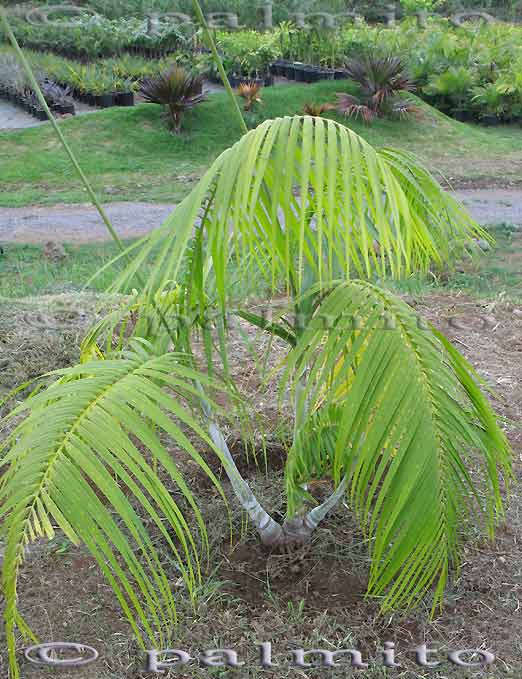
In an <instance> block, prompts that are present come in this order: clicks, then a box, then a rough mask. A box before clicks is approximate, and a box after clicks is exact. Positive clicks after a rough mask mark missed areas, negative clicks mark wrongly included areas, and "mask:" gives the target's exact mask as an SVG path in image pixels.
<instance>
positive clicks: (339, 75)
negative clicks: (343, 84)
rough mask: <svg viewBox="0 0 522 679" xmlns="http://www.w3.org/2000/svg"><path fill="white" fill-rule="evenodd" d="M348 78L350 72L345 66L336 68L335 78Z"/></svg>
mask: <svg viewBox="0 0 522 679" xmlns="http://www.w3.org/2000/svg"><path fill="white" fill-rule="evenodd" d="M346 78H348V73H347V72H346V71H345V70H344V68H336V69H335V72H334V80H346Z"/></svg>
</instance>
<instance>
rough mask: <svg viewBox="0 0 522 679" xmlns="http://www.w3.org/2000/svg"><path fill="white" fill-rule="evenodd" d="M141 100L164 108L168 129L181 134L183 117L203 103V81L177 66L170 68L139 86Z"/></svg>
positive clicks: (204, 97)
mask: <svg viewBox="0 0 522 679" xmlns="http://www.w3.org/2000/svg"><path fill="white" fill-rule="evenodd" d="M140 92H141V94H142V96H143V98H144V99H145V100H146V101H148V102H150V103H153V104H161V105H162V106H164V107H165V110H166V113H167V118H168V122H169V127H170V129H171V130H172V131H173V132H175V133H176V134H180V133H181V124H182V121H183V116H184V114H185V113H186V111H188V110H189V109H191V108H194V106H197V105H198V104H200V103H201V102H202V101H205V99H206V95H204V94H203V80H202V78H201V77H200V76H199V75H194V74H192V73H189V72H188V71H186V70H185V69H183V68H181V67H179V66H172V67H170V68H168V69H167V70H165V71H163V72H162V73H160V74H159V75H157V76H153V77H151V78H146V79H145V80H144V81H143V82H142V85H141V89H140Z"/></svg>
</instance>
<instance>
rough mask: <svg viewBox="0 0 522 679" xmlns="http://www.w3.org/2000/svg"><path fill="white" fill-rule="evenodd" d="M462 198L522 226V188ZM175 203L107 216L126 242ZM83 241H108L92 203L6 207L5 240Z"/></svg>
mask: <svg viewBox="0 0 522 679" xmlns="http://www.w3.org/2000/svg"><path fill="white" fill-rule="evenodd" d="M456 195H457V197H458V198H459V199H461V200H462V201H463V202H464V203H465V205H466V206H467V207H468V209H469V210H470V212H471V213H472V215H473V216H474V217H475V219H476V220H477V221H478V222H480V223H481V224H484V225H487V224H500V223H502V222H506V223H509V224H516V225H518V226H521V227H522V190H507V189H506V190H504V189H477V190H466V191H458V192H456ZM174 207H175V206H174V205H168V204H149V203H109V204H108V205H107V206H106V211H107V214H108V215H109V218H110V219H111V221H112V223H113V224H114V226H115V228H116V230H117V231H118V233H119V234H120V235H121V237H122V238H132V237H135V236H141V235H143V234H145V233H147V232H148V231H150V230H151V229H153V228H155V227H156V226H159V225H160V224H161V223H162V222H163V221H164V220H165V219H166V217H167V216H168V215H169V213H170V211H171V210H172V209H173V208H174ZM48 240H55V241H64V242H75V243H82V242H86V241H102V240H107V231H106V229H105V226H104V224H103V223H102V221H101V219H100V217H99V215H98V213H97V211H96V210H95V209H94V208H93V207H92V206H91V205H89V204H84V205H83V204H82V205H56V206H53V207H24V208H0V241H2V242H9V241H11V242H18V243H42V242H45V241H48Z"/></svg>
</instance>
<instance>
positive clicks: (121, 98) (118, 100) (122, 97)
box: [114, 92, 134, 106]
mask: <svg viewBox="0 0 522 679" xmlns="http://www.w3.org/2000/svg"><path fill="white" fill-rule="evenodd" d="M114 103H115V105H116V106H134V92H119V93H118V94H117V95H116V96H115V98H114Z"/></svg>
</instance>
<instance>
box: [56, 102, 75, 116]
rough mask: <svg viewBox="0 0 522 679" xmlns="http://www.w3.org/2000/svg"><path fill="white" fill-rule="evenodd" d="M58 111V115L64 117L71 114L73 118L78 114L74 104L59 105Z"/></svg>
mask: <svg viewBox="0 0 522 679" xmlns="http://www.w3.org/2000/svg"><path fill="white" fill-rule="evenodd" d="M56 111H57V113H59V114H60V115H62V116H63V115H66V114H70V115H72V116H73V115H75V114H76V111H75V109H74V104H59V105H58V106H57V107H56Z"/></svg>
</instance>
